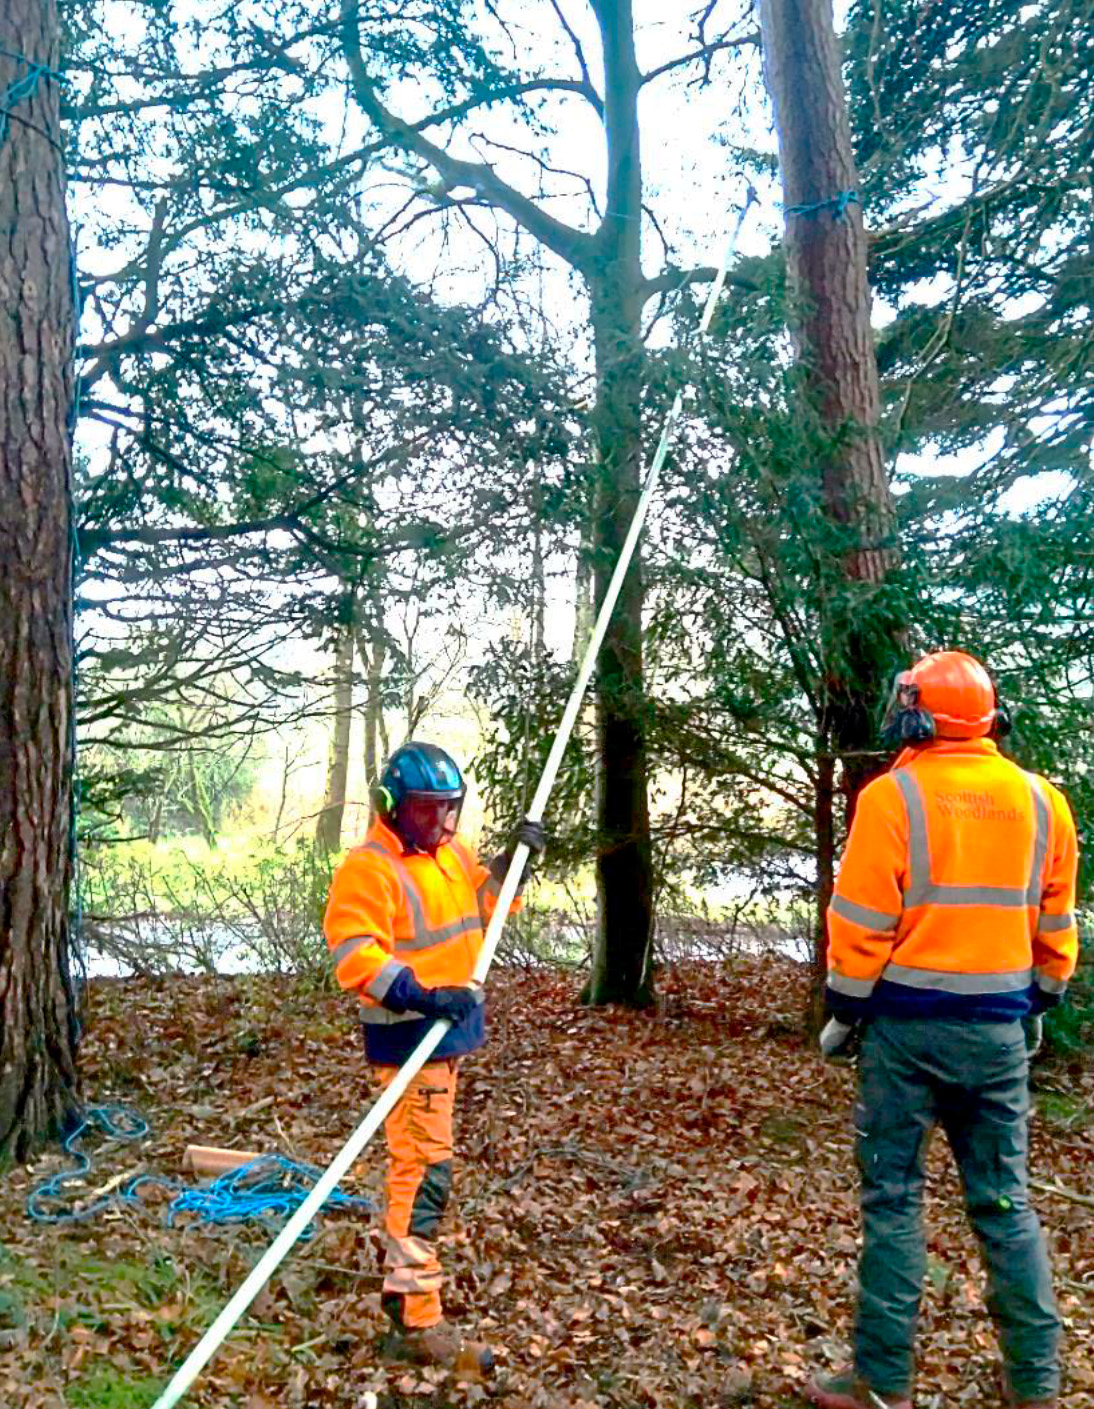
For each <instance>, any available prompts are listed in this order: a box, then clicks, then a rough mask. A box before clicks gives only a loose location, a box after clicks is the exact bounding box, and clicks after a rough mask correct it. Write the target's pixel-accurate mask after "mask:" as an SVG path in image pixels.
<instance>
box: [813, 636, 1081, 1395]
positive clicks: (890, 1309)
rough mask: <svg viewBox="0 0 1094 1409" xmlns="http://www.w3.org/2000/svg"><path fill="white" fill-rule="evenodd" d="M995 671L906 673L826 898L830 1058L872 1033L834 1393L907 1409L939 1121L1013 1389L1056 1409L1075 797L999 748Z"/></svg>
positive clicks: (1004, 727) (941, 656)
mask: <svg viewBox="0 0 1094 1409" xmlns="http://www.w3.org/2000/svg"><path fill="white" fill-rule="evenodd" d="M1008 730H1009V717H1008V715H1007V713H1006V711H1005V709H1002V708H1000V706H999V705H998V702H997V700H996V697H995V689H994V687H993V685H992V681H991V678H990V676H989V675H988V673H987V671H986V670H985V669H984V667H983V666H982V665H980V663H979V662H978V661H976V660H974V659H973V658H972V657H971V656H968V655H965V654H963V653H962V652H959V651H941V652H938V653H936V654H934V655H929V656H926V657H924V658H923V659H922V660H920V661H919V662H917V663H916V664H915V665H914V666H913V667H912V669H911V670H908V671H905V672H904V673H902V674H901V675H899V676H898V677H897V680H896V684H895V686H894V692H893V698H892V701H891V703H890V707H889V713H888V715H887V718H886V726H885V737H886V741H887V742H889V743H890V744H892V745H900V746H902V750H901V752H900V754H899V755H898V757H897V759H896V762H895V763H894V764H893V767H892V769H891V770H890V771H889V772H888V773H887V774H885V775H884V776H882V777H880V778H876V779H874V781H873V782H871V783H869V784H868V785H867V786H866V787H865V788H864V789H863V791H862V793H861V794H860V796H859V798H858V803H857V806H856V809H855V816H854V821H853V823H852V826H851V832H850V835H849V837H848V839H847V847H846V850H845V851H844V855H843V861H842V864H841V866H840V871H839V879H838V881H837V884H836V888H835V894H834V895H833V898H832V903H831V905H830V907H829V910H828V984H827V989H826V998H827V1002H828V1009H829V1012H830V1014H831V1019H830V1021H829V1022H828V1024H827V1026H826V1027H825V1029H824V1031H823V1032H822V1034H821V1049H822V1052H823V1053H824V1055H825V1056H827V1057H830V1058H838V1057H840V1056H841V1055H843V1056H846V1055H849V1053H850V1051H851V1050H853V1048H854V1046H855V1045H856V1043H860V1050H859V1093H858V1103H857V1105H856V1110H855V1126H856V1130H857V1136H858V1158H859V1166H860V1173H861V1177H862V1224H863V1230H862V1231H863V1246H862V1256H861V1261H860V1264H859V1296H858V1307H857V1313H856V1319H855V1335H854V1363H853V1365H852V1366H851V1367H850V1368H849V1369H847V1370H846V1371H843V1372H841V1373H838V1374H835V1375H832V1376H826V1377H820V1378H817V1379H816V1380H814V1381H813V1382H812V1383H811V1384H810V1385H809V1386H808V1388H807V1391H806V1392H807V1396H808V1398H809V1399H810V1400H811V1401H812V1402H813V1403H814V1404H818V1405H820V1406H822V1409H879V1406H881V1409H910V1405H911V1398H910V1392H911V1382H912V1376H913V1342H914V1336H915V1323H916V1316H917V1312H918V1308H919V1299H920V1293H921V1289H922V1281H923V1275H924V1271H925V1267H926V1250H925V1245H924V1239H923V1231H922V1226H921V1221H920V1220H921V1203H922V1194H923V1185H924V1162H925V1155H926V1149H927V1141H928V1136H929V1133H930V1131H931V1130H932V1128H933V1127H934V1126H935V1125H936V1124H937V1125H941V1126H942V1128H943V1129H944V1130H945V1132H946V1136H947V1138H948V1140H949V1142H950V1145H951V1148H952V1149H953V1152H954V1156H955V1158H956V1160H957V1163H958V1166H959V1167H960V1171H961V1177H962V1182H963V1184H964V1191H965V1202H966V1208H967V1211H968V1215H969V1219H970V1221H971V1222H972V1225H973V1227H974V1228H975V1230H976V1233H977V1235H978V1237H979V1239H980V1243H981V1246H982V1248H983V1252H984V1256H985V1260H986V1263H987V1269H988V1280H989V1298H988V1305H989V1307H990V1309H991V1312H992V1315H993V1317H994V1320H995V1323H996V1327H997V1330H998V1333H999V1337H1000V1341H1001V1345H1002V1351H1003V1361H1004V1363H1003V1392H1004V1395H1005V1397H1006V1402H1007V1403H1008V1404H1010V1405H1016V1406H1021V1409H1052V1407H1053V1406H1055V1405H1056V1403H1057V1396H1058V1394H1059V1385H1060V1372H1059V1365H1058V1346H1059V1339H1060V1321H1059V1316H1058V1313H1057V1310H1056V1303H1055V1299H1054V1297H1053V1291H1052V1278H1051V1271H1050V1268H1049V1262H1048V1255H1047V1252H1046V1248H1045V1241H1044V1236H1043V1234H1042V1232H1041V1228H1040V1225H1039V1223H1038V1221H1037V1217H1036V1215H1035V1213H1034V1211H1033V1209H1032V1208H1031V1206H1030V1201H1029V1176H1028V1170H1027V1121H1028V1115H1029V1088H1028V1063H1029V1056H1030V1055H1031V1053H1032V1052H1033V1051H1036V1048H1037V1046H1039V1044H1040V1032H1041V1014H1042V1013H1043V1012H1044V1011H1045V1010H1046V1009H1047V1008H1050V1007H1052V1006H1053V1005H1055V1004H1057V1003H1059V1002H1060V1001H1061V999H1062V997H1063V994H1064V990H1065V988H1066V987H1067V981H1068V979H1069V978H1070V977H1071V975H1072V973H1073V972H1074V970H1075V965H1076V961H1077V958H1078V949H1079V940H1078V931H1077V929H1076V925H1075V915H1074V908H1075V883H1076V870H1077V846H1076V837H1075V825H1074V823H1073V821H1072V818H1071V813H1070V811H1069V809H1068V805H1067V802H1066V801H1065V800H1064V798H1063V796H1062V794H1061V793H1060V792H1058V791H1057V789H1056V788H1054V787H1053V786H1052V784H1051V783H1048V782H1046V780H1045V779H1044V778H1041V777H1038V776H1037V775H1036V774H1033V773H1027V772H1026V771H1025V770H1023V769H1022V768H1019V767H1018V766H1017V764H1015V763H1013V762H1011V761H1010V759H1008V758H1005V757H1004V756H1003V755H1002V754H1001V753H1000V751H999V748H998V746H997V744H996V742H995V739H996V738H997V737H999V736H1000V735H1002V734H1004V733H1005V732H1007V731H1008Z"/></svg>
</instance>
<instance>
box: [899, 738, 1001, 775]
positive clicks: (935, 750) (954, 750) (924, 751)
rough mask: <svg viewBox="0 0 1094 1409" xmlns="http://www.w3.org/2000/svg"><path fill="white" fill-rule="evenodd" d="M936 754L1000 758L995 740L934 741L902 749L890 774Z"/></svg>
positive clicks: (954, 756)
mask: <svg viewBox="0 0 1094 1409" xmlns="http://www.w3.org/2000/svg"><path fill="white" fill-rule="evenodd" d="M935 754H937V755H939V756H942V755H945V756H946V757H948V758H977V757H979V758H999V757H1000V753H999V745H998V744H997V743H996V742H995V740H994V739H932V740H931V741H930V742H929V743H926V744H917V745H916V746H915V747H914V748H907V749H901V751H900V753H899V754H897V757H896V760H895V761H894V763H893V765H892V768H891V769H890V772H893V773H895V772H896V770H897V769H898V768H906V767H907V766H908V764H909V763H914V762H915V761H916V760H917V759H919V758H925V757H930V756H933V755H935Z"/></svg>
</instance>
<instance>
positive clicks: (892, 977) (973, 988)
mask: <svg viewBox="0 0 1094 1409" xmlns="http://www.w3.org/2000/svg"><path fill="white" fill-rule="evenodd" d="M881 976H882V978H883V979H884V980H885V982H886V983H899V984H900V985H901V986H902V987H903V988H934V989H938V990H939V991H940V992H942V993H964V994H976V993H1022V992H1024V991H1025V990H1026V989H1027V988H1029V986H1030V984H1031V983H1032V982H1033V970H1032V969H1011V970H1010V971H1008V972H1005V973H994V974H965V973H954V972H952V971H951V970H947V969H913V968H911V967H909V966H908V965H907V964H895V963H893V961H892V960H890V961H889V963H888V964H886V966H885V970H884V972H883V973H882V975H881Z"/></svg>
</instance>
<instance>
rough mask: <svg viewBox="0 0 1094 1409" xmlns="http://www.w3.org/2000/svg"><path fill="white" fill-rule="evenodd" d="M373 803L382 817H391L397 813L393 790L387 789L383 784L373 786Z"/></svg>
mask: <svg viewBox="0 0 1094 1409" xmlns="http://www.w3.org/2000/svg"><path fill="white" fill-rule="evenodd" d="M372 802H373V806H374V807H375V808H376V811H377V812H378V813H379V814H380V816H381V817H390V816H391V814H392V813H393V812H394V811H395V798H394V796H393V795H392V791H391V789H390V788H385V787H384V785H383V783H374V784H373V786H372Z"/></svg>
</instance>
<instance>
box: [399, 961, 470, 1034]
mask: <svg viewBox="0 0 1094 1409" xmlns="http://www.w3.org/2000/svg"><path fill="white" fill-rule="evenodd" d="M381 1002H382V1003H383V1005H384V1007H385V1008H390V1010H391V1011H392V1012H393V1013H405V1012H408V1011H409V1012H412V1013H421V1015H422V1017H424V1018H444V1019H445V1020H446V1021H447V1022H450V1023H454V1024H455V1023H461V1022H463V1020H464V1018H466V1017H467V1015H468V1013H470V1012H471V1011H472V1010H473V1009H474V1008H475V1007H476V1006H477V1005H478V1002H479V994H478V992H477V990H476V989H474V988H468V987H466V986H464V985H458V986H455V987H452V988H423V987H422V985H421V984H420V983H419V982H418V980H417V979H416V978H415V977H414V975H413V974H412V973H411V972H410V970H409V969H404V970H403V971H402V973H401V974H399V976H398V978H397V979H396V980H395V982H394V983H393V984H392V985H391V987H390V988H389V989H388V991H387V993H385V994H384V997H383V998H382V999H381Z"/></svg>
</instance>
